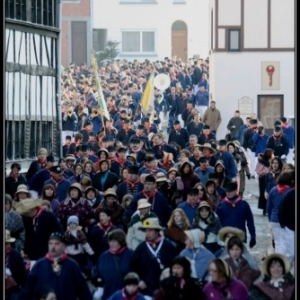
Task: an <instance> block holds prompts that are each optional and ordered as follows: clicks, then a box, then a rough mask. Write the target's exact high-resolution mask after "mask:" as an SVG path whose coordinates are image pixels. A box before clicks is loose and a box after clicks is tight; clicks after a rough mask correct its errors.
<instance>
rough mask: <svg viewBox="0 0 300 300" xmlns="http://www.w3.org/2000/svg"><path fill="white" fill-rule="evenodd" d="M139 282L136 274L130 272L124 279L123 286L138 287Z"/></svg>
mask: <svg viewBox="0 0 300 300" xmlns="http://www.w3.org/2000/svg"><path fill="white" fill-rule="evenodd" d="M139 281H140V278H139V276H138V274H136V273H134V272H130V273H128V274H127V275H126V276H125V277H124V285H125V286H126V285H130V284H135V285H138V284H139Z"/></svg>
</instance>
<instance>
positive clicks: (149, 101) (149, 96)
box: [141, 73, 154, 114]
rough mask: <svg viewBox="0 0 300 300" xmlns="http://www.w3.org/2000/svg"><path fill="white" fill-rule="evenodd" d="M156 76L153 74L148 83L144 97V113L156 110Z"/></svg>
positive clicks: (142, 102)
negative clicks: (154, 80) (154, 82)
mask: <svg viewBox="0 0 300 300" xmlns="http://www.w3.org/2000/svg"><path fill="white" fill-rule="evenodd" d="M153 79H154V74H153V73H152V74H151V75H150V77H149V79H148V81H147V85H146V88H145V91H144V93H143V97H142V101H141V104H142V111H143V113H145V114H146V113H147V112H149V111H152V110H153V109H154V85H153Z"/></svg>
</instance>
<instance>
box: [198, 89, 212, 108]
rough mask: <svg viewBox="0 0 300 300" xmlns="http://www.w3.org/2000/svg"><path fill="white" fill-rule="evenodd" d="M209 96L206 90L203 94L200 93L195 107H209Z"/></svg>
mask: <svg viewBox="0 0 300 300" xmlns="http://www.w3.org/2000/svg"><path fill="white" fill-rule="evenodd" d="M208 102H209V94H208V92H207V91H206V90H205V91H203V92H201V91H198V92H197V94H196V98H195V105H202V106H208Z"/></svg>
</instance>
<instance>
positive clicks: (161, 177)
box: [156, 172, 167, 182]
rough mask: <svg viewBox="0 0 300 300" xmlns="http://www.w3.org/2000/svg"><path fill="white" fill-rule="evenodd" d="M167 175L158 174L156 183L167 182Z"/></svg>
mask: <svg viewBox="0 0 300 300" xmlns="http://www.w3.org/2000/svg"><path fill="white" fill-rule="evenodd" d="M166 180H167V178H166V175H165V174H164V173H163V172H158V173H157V174H156V182H162V181H166Z"/></svg>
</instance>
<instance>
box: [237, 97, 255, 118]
mask: <svg viewBox="0 0 300 300" xmlns="http://www.w3.org/2000/svg"><path fill="white" fill-rule="evenodd" d="M238 103H239V111H240V114H241V115H249V116H250V115H251V114H252V113H253V100H252V99H250V98H249V97H243V98H241V99H239V100H238Z"/></svg>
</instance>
